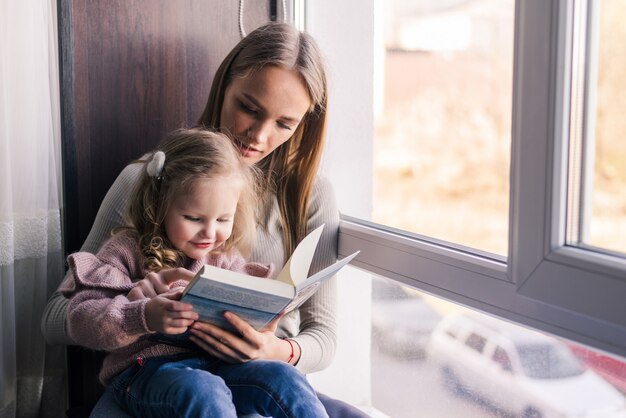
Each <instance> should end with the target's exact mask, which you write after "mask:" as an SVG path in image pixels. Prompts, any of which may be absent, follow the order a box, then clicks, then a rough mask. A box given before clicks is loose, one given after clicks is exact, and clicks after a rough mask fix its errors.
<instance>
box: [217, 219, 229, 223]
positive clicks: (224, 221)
mask: <svg viewBox="0 0 626 418" xmlns="http://www.w3.org/2000/svg"><path fill="white" fill-rule="evenodd" d="M217 221H218V222H222V223H226V222H232V221H233V220H232V218H219V219H218V220H217Z"/></svg>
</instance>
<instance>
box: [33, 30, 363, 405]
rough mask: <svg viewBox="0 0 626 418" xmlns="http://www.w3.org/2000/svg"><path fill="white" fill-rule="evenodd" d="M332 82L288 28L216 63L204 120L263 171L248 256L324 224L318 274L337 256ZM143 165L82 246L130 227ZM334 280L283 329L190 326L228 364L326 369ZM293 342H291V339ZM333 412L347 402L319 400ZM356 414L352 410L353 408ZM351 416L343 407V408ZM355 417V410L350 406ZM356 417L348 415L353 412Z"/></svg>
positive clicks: (57, 299) (62, 330)
mask: <svg viewBox="0 0 626 418" xmlns="http://www.w3.org/2000/svg"><path fill="white" fill-rule="evenodd" d="M326 89H327V83H326V77H325V71H324V68H323V64H322V59H321V54H320V52H319V50H318V48H317V46H316V44H315V42H314V40H313V39H312V38H311V37H310V36H309V35H307V34H305V33H301V32H299V31H297V30H296V29H295V28H293V27H292V26H290V25H287V24H279V23H271V24H268V25H265V26H262V27H260V28H258V29H257V30H255V31H253V32H251V33H250V34H249V35H248V36H247V37H246V38H244V39H242V40H241V41H240V42H239V43H238V44H237V45H236V46H235V47H234V48H233V50H232V51H231V52H230V53H229V54H228V56H227V57H226V58H225V59H224V61H223V62H222V64H221V66H220V67H219V69H218V71H217V73H216V75H215V78H214V80H213V84H212V87H211V91H210V94H209V98H208V102H207V105H206V108H205V110H204V112H203V114H202V117H201V118H200V120H199V124H200V125H203V126H206V127H208V128H214V129H217V130H220V131H222V132H228V133H230V134H231V136H233V137H234V141H235V144H236V145H237V147H238V148H239V149H240V151H241V153H242V155H243V157H244V159H245V160H246V162H248V163H250V164H256V165H257V166H258V167H259V168H260V169H261V170H262V172H263V173H264V179H263V181H262V184H261V189H262V192H261V195H260V196H259V199H260V204H259V207H260V208H261V210H260V214H259V228H258V238H257V243H256V247H255V250H254V252H253V254H252V257H251V261H259V262H263V263H273V264H274V265H276V266H282V265H283V264H284V263H285V261H286V259H287V256H288V255H289V254H291V252H292V250H293V248H294V247H295V245H296V244H297V243H298V242H299V241H300V240H301V239H302V238H303V237H304V236H305V235H306V233H307V232H308V231H312V230H313V229H315V228H316V227H317V226H319V225H321V224H325V225H326V226H325V228H324V233H323V235H322V238H321V240H320V242H319V245H318V250H317V252H316V256H315V258H314V260H313V263H312V267H311V268H312V270H313V271H317V270H320V269H322V268H323V267H325V266H327V265H329V264H331V263H332V262H333V261H335V259H336V254H337V248H336V245H337V230H338V224H339V214H338V211H337V208H336V205H335V201H334V194H333V191H332V188H331V186H330V184H329V183H328V182H326V181H325V180H324V179H321V178H318V177H317V170H318V166H319V162H320V158H321V155H322V148H323V141H324V127H325V121H326V105H327V90H326ZM139 170H140V168H139V165H132V164H131V165H129V166H127V167H126V168H125V169H124V170H123V171H122V173H121V174H120V176H119V177H118V178H117V180H116V181H115V183H114V184H113V186H112V187H111V189H110V190H109V192H108V193H107V195H106V196H105V198H104V200H103V203H102V205H101V207H100V209H99V211H98V214H97V216H96V220H95V222H94V225H93V227H92V229H91V231H90V234H89V236H88V237H87V240H86V241H85V243H84V244H83V247H82V248H81V251H89V252H92V253H95V252H96V251H97V250H98V248H99V247H100V246H101V244H102V243H103V242H104V241H105V240H106V239H107V238H108V237H109V235H110V231H111V230H112V229H113V228H115V227H117V226H120V225H122V224H123V219H122V215H123V213H124V212H125V211H126V207H127V205H128V203H129V199H128V190H132V188H133V186H134V185H135V184H136V182H137V180H138V178H139ZM150 279H151V277H148V278H146V279H144V280H142V281H141V282H140V285H139V286H137V287H136V288H135V289H133V290H132V291H131V292H130V293H129V295H128V297H129V299H133V298H139V297H144V296H148V297H151V296H153V295H154V294H158V293H162V292H164V291H166V290H167V289H168V286H167V283H162V282H159V281H158V280H157V281H151V280H150ZM66 306H67V300H66V299H65V298H64V297H63V296H62V295H61V294H60V293H59V292H55V294H54V295H53V296H52V298H51V300H50V301H49V303H48V306H47V308H46V313H45V315H44V318H43V323H42V329H43V332H44V335H45V336H46V339H47V340H48V341H49V342H51V343H66V344H67V343H72V342H71V340H70V339H69V337H68V336H67V331H66V312H65V311H66ZM335 309H336V283H335V280H329V281H327V282H326V283H325V284H324V285H322V286H321V287H320V289H319V290H318V291H317V292H316V294H315V295H314V296H313V297H311V298H310V299H309V300H308V301H307V302H306V303H305V304H304V305H302V306H301V307H300V309H298V310H296V311H293V312H291V313H289V314H287V315H285V317H283V318H282V319H281V321H280V323H279V324H278V328H277V329H276V330H275V331H274V330H272V329H268V330H263V331H256V330H254V329H253V328H252V327H250V326H249V325H248V324H247V323H245V322H244V321H242V320H240V319H238V318H236V317H234V318H232V319H230V321H231V323H232V324H233V326H234V327H235V328H236V329H237V330H238V331H239V335H236V334H234V333H229V332H227V331H225V330H222V329H219V328H216V327H214V326H211V325H209V324H205V323H196V324H195V325H194V327H193V329H194V335H195V336H196V340H195V341H196V343H197V344H198V345H199V346H200V347H201V348H203V349H204V350H205V351H207V352H208V353H209V354H211V355H214V356H216V357H218V358H220V359H222V360H224V361H227V362H246V361H250V360H255V359H277V360H280V359H282V360H284V361H286V360H287V359H290V361H291V363H292V364H293V363H295V367H297V368H298V369H299V370H300V371H301V372H303V373H311V372H315V371H318V370H322V369H324V368H325V367H327V366H328V365H329V364H330V362H331V361H332V358H333V356H334V352H335V346H336V322H335ZM286 338H288V339H290V340H291V341H293V342H295V344H293V347H292V346H290V345H289V344H288V343H287V342H285V339H286ZM322 400H323V401H324V402H325V406H326V407H327V409H328V411H329V415H330V416H338V414H339V412H334V409H335V407H338V409H342V408H343V405H341V403H339V402H336V401H332V400H328V399H326V398H324V397H323V398H322ZM347 412H349V411H347ZM347 412H343V411H342V412H341V413H342V414H345V413H347ZM353 414H354V416H358V413H357V411H353ZM350 415H351V414H350V413H348V415H345V416H350Z"/></svg>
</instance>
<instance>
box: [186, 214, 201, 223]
mask: <svg viewBox="0 0 626 418" xmlns="http://www.w3.org/2000/svg"><path fill="white" fill-rule="evenodd" d="M185 219H187V220H188V221H191V222H200V221H201V219H200V218H198V217H197V216H189V215H185Z"/></svg>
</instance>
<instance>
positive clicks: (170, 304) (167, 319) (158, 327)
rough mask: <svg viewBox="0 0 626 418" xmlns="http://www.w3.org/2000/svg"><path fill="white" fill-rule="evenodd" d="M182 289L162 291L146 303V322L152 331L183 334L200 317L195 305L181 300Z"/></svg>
mask: <svg viewBox="0 0 626 418" xmlns="http://www.w3.org/2000/svg"><path fill="white" fill-rule="evenodd" d="M181 293H182V291H181V290H175V291H171V292H167V293H162V294H160V295H157V296H155V297H153V298H152V299H150V300H149V301H148V302H147V303H146V313H145V315H146V323H147V325H148V329H149V330H150V331H155V332H162V333H164V334H182V333H183V332H185V331H187V328H188V327H189V326H190V325H191V324H193V323H194V322H195V321H196V320H197V319H198V314H197V313H195V312H194V311H193V305H190V304H188V303H182V302H179V301H178V299H180V296H181Z"/></svg>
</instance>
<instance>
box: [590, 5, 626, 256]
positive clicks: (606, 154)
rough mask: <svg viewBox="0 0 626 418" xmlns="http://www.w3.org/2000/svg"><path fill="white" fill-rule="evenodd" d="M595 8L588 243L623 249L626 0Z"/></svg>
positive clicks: (625, 245) (625, 218)
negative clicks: (596, 38)
mask: <svg viewBox="0 0 626 418" xmlns="http://www.w3.org/2000/svg"><path fill="white" fill-rule="evenodd" d="M598 12H599V45H598V70H597V71H598V75H597V92H596V109H595V122H596V126H595V164H594V175H593V192H592V196H591V199H592V204H591V206H592V208H591V219H590V225H589V230H588V238H587V240H586V243H587V244H589V245H592V246H596V247H600V248H605V249H608V250H612V251H617V252H622V253H626V141H625V140H624V132H626V118H625V117H624V115H626V95H625V94H624V91H626V43H625V42H624V39H626V25H624V20H625V19H626V2H624V1H623V0H603V1H602V2H600V3H599V10H598ZM592 140H593V139H592Z"/></svg>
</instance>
